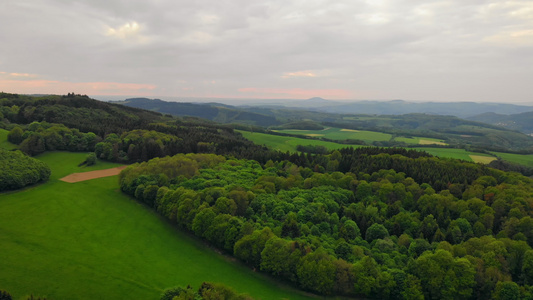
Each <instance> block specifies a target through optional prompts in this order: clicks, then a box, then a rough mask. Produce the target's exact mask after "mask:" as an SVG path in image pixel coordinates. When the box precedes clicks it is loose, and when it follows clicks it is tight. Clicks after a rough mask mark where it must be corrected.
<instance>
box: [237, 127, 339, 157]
mask: <svg viewBox="0 0 533 300" xmlns="http://www.w3.org/2000/svg"><path fill="white" fill-rule="evenodd" d="M239 132H240V133H241V134H242V135H243V136H244V137H245V138H247V139H249V140H250V141H252V142H254V143H255V144H258V145H265V146H267V147H269V148H271V149H274V150H279V151H283V152H286V151H289V152H296V146H298V145H303V146H307V145H314V146H324V147H326V148H327V149H328V150H334V149H339V148H344V147H346V145H343V144H337V143H333V142H326V141H319V140H314V139H304V138H295V137H288V136H279V135H272V134H265V133H259V132H249V131H240V130H239Z"/></svg>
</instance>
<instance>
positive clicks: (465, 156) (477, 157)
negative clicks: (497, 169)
mask: <svg viewBox="0 0 533 300" xmlns="http://www.w3.org/2000/svg"><path fill="white" fill-rule="evenodd" d="M305 131H306V132H307V130H305ZM239 132H240V133H242V135H243V136H244V137H245V138H247V139H249V140H251V141H253V142H254V143H256V144H260V145H265V146H267V147H270V148H272V149H275V150H279V151H283V152H285V151H289V152H296V146H298V145H321V146H324V147H326V148H328V149H329V150H334V149H339V148H344V147H360V146H357V145H345V144H337V143H333V142H326V141H320V140H314V139H305V138H296V137H288V136H278V135H271V134H265V133H257V132H253V133H252V132H248V131H239ZM283 132H286V130H284V131H283ZM292 132H302V131H299V130H292ZM419 139H425V138H419ZM427 140H433V141H435V142H438V141H439V140H437V139H427ZM413 149H417V150H421V151H426V152H428V153H430V154H432V155H435V156H438V157H447V158H456V159H462V160H465V161H470V162H479V163H485V164H488V163H489V162H491V161H492V160H494V159H496V157H495V156H491V155H489V154H484V153H476V152H470V151H466V150H464V149H454V148H426V147H424V148H422V147H421V148H413ZM501 154H505V153H501ZM498 155H500V154H498ZM513 155H514V156H513ZM503 157H504V156H503V155H502V158H503ZM510 157H513V158H514V159H515V160H516V161H519V159H522V160H523V161H524V162H528V161H529V162H530V163H532V164H533V155H531V156H528V155H518V154H512V155H511V156H510ZM521 157H524V158H521ZM504 159H505V158H504ZM527 159H530V160H527ZM517 163H518V162H517Z"/></svg>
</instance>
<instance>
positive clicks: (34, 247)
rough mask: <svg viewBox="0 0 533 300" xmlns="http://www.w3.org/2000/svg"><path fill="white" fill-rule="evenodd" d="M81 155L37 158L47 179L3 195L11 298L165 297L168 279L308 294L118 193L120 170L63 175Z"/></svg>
mask: <svg viewBox="0 0 533 300" xmlns="http://www.w3.org/2000/svg"><path fill="white" fill-rule="evenodd" d="M85 156H86V154H85V153H68V152H53V153H45V154H43V155H40V156H38V158H39V159H41V160H42V161H44V162H46V163H47V164H48V165H49V166H50V167H51V168H52V176H51V178H50V180H49V181H48V182H46V183H43V184H39V185H36V186H32V187H28V188H26V189H24V190H21V191H14V192H8V193H3V194H0V215H1V217H0V289H4V290H7V291H9V292H10V293H11V295H13V296H14V297H13V299H26V298H24V297H25V296H28V295H29V294H30V293H32V294H34V295H39V296H41V297H42V296H46V297H47V298H48V299H159V296H160V294H161V292H162V291H163V289H165V288H168V287H172V286H186V285H188V284H191V286H199V285H200V284H201V283H202V282H203V281H212V282H221V283H224V284H226V285H228V286H231V287H233V288H234V289H235V290H237V291H239V292H242V293H248V294H250V295H251V296H253V297H255V298H258V299H309V298H311V296H307V295H304V294H303V293H301V292H299V291H297V290H294V289H292V288H289V287H286V286H284V285H281V284H279V283H277V282H275V281H273V280H271V279H270V278H268V277H266V276H264V275H263V274H260V273H259V272H254V271H253V270H250V269H249V268H248V267H246V266H243V265H242V264H240V263H238V262H235V261H234V260H233V259H231V258H228V257H227V256H224V255H222V254H219V253H217V252H216V251H215V250H213V249H211V248H209V247H208V246H206V245H205V244H204V243H203V242H202V241H199V240H198V239H196V238H193V237H191V236H189V235H188V234H186V233H183V232H181V231H179V230H178V229H176V228H175V226H173V225H171V224H169V223H168V222H166V221H165V220H163V219H162V218H160V217H159V216H158V215H157V214H156V213H155V212H153V211H152V210H150V209H148V208H147V207H145V206H143V205H142V204H140V203H138V202H137V201H135V200H133V199H131V198H129V197H128V196H126V195H124V194H122V193H121V192H120V191H119V189H118V183H117V178H116V176H112V177H107V178H100V179H94V180H89V181H84V182H78V183H65V182H62V181H60V180H59V178H61V177H63V176H66V175H68V174H70V173H73V172H83V171H89V170H96V169H103V168H109V167H114V166H117V164H113V163H104V162H101V161H98V162H97V164H96V165H94V166H92V167H90V168H89V167H78V166H77V165H78V164H79V163H80V162H81V161H83V160H84V159H85Z"/></svg>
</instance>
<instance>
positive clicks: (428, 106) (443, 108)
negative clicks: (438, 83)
mask: <svg viewBox="0 0 533 300" xmlns="http://www.w3.org/2000/svg"><path fill="white" fill-rule="evenodd" d="M293 104H296V103H290V106H292V105H293ZM297 104H298V105H300V104H303V105H302V106H298V107H307V108H313V109H314V110H317V111H322V112H328V113H338V114H371V115H403V114H409V113H424V114H433V115H450V116H456V117H459V118H468V117H472V116H475V115H479V114H482V113H489V112H493V113H498V114H503V115H509V114H518V113H523V112H528V111H533V106H525V105H515V104H505V103H477V102H408V101H404V100H391V101H357V102H348V103H346V102H340V101H329V100H325V99H322V98H311V99H309V100H306V101H302V102H298V103H297ZM287 106H289V105H287Z"/></svg>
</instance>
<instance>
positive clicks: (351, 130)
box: [341, 129, 359, 132]
mask: <svg viewBox="0 0 533 300" xmlns="http://www.w3.org/2000/svg"><path fill="white" fill-rule="evenodd" d="M341 131H348V132H359V130H355V129H341Z"/></svg>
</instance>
